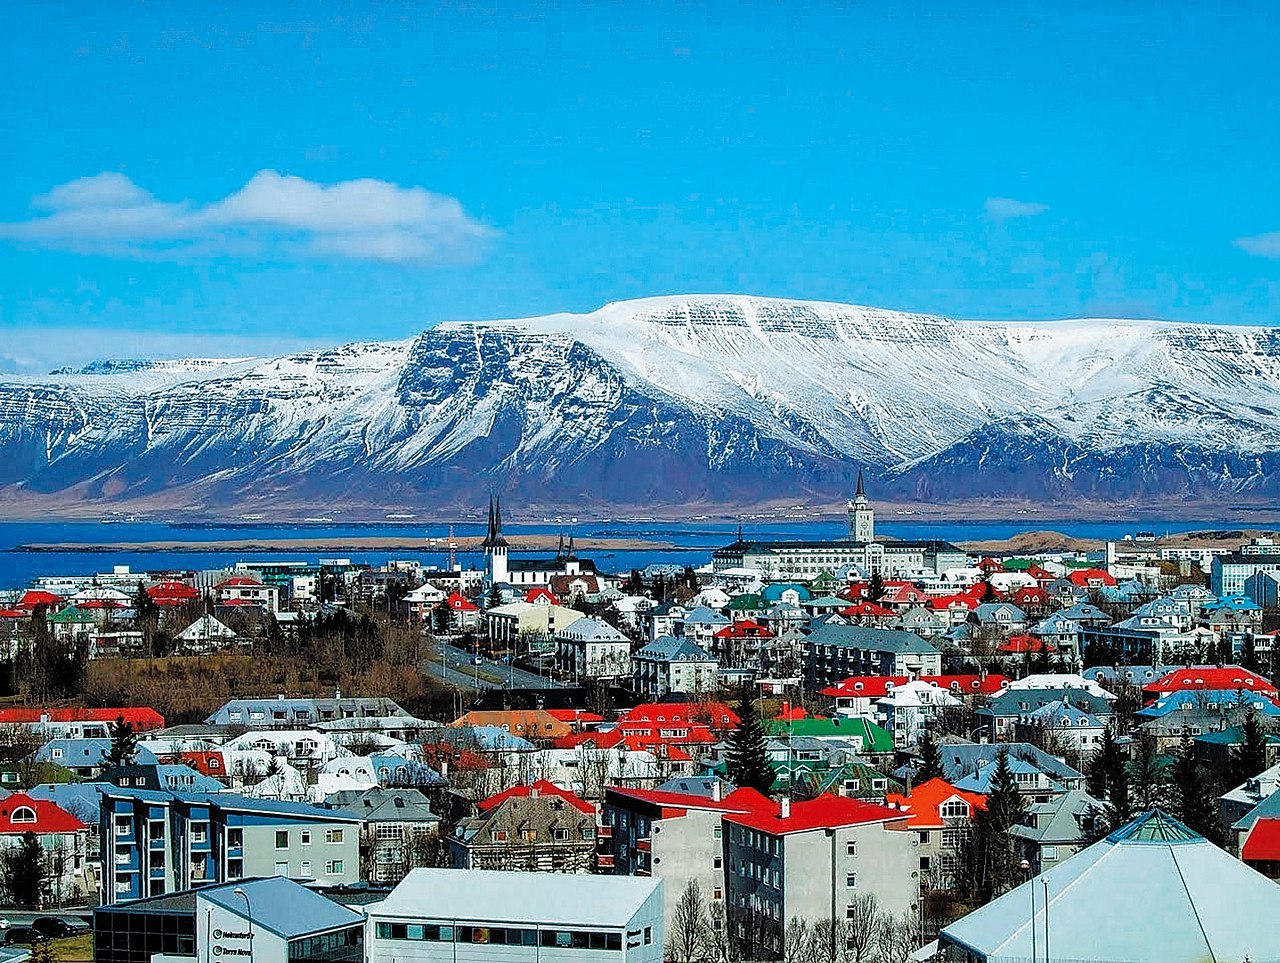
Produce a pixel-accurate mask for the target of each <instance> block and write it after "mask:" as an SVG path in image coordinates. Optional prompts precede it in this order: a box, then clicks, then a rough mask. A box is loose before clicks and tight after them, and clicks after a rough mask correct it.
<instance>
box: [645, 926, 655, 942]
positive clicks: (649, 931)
mask: <svg viewBox="0 0 1280 963" xmlns="http://www.w3.org/2000/svg"><path fill="white" fill-rule="evenodd" d="M652 943H653V927H652V926H646V927H645V928H644V945H645V946H649V945H651V944H652Z"/></svg>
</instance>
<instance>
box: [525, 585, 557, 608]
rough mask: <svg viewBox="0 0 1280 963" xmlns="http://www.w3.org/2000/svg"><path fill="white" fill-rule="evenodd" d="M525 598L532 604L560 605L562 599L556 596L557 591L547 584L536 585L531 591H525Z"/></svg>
mask: <svg viewBox="0 0 1280 963" xmlns="http://www.w3.org/2000/svg"><path fill="white" fill-rule="evenodd" d="M524 600H525V601H526V602H528V603H529V604H530V605H559V604H560V600H559V599H558V598H556V593H555V592H553V591H551V589H549V588H547V587H546V586H545V585H535V586H534V587H533V588H531V589H529V591H527V592H525V593H524Z"/></svg>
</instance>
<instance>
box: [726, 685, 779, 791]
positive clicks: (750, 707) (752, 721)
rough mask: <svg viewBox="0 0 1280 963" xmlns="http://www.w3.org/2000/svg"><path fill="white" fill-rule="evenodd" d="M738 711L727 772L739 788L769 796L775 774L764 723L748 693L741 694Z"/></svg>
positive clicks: (728, 755)
mask: <svg viewBox="0 0 1280 963" xmlns="http://www.w3.org/2000/svg"><path fill="white" fill-rule="evenodd" d="M737 711H738V719H739V722H738V727H737V728H736V729H734V730H733V732H731V733H729V739H728V743H729V751H728V753H727V758H726V774H727V775H728V777H729V781H730V782H731V783H733V784H734V785H735V786H737V787H738V788H739V789H741V788H744V787H748V786H749V787H750V788H752V789H755V790H757V791H759V792H762V793H764V794H765V795H768V794H769V790H770V789H772V788H773V780H774V774H773V769H772V767H771V766H770V765H769V753H768V749H767V746H766V741H765V732H764V725H763V724H762V723H761V721H760V713H759V712H757V711H756V705H755V702H753V701H752V699H751V696H750V694H749V693H746V692H744V693H743V695H742V698H741V699H740V700H739V701H738V710H737Z"/></svg>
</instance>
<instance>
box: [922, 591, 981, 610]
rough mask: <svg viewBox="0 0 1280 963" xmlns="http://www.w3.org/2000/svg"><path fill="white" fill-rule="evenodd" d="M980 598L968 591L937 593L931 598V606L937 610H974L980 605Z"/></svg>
mask: <svg viewBox="0 0 1280 963" xmlns="http://www.w3.org/2000/svg"><path fill="white" fill-rule="evenodd" d="M978 604H979V603H978V599H977V598H975V597H974V596H973V595H971V594H968V593H966V592H961V593H959V594H957V595H936V596H934V597H933V598H931V599H929V608H931V609H933V610H934V611H935V612H942V611H945V610H947V609H968V610H969V611H970V612H972V611H973V610H974V609H976V608H977V607H978Z"/></svg>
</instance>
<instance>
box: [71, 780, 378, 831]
mask: <svg viewBox="0 0 1280 963" xmlns="http://www.w3.org/2000/svg"><path fill="white" fill-rule="evenodd" d="M96 785H98V786H99V788H100V789H101V791H102V794H103V795H104V796H110V797H112V798H114V799H136V800H138V801H140V802H149V803H157V804H160V805H167V804H169V803H173V802H178V803H183V804H185V805H188V806H213V807H216V808H218V809H222V810H224V811H227V812H238V813H248V814H254V813H261V814H263V815H270V816H294V817H298V818H302V819H319V820H324V821H326V822H334V821H338V822H353V821H356V822H358V820H356V819H354V818H353V817H351V816H346V815H343V814H340V813H336V812H335V811H334V810H332V809H324V808H322V807H320V806H311V805H308V804H307V803H299V802H286V801H283V800H279V799H254V798H253V797H251V796H242V795H240V794H239V793H234V792H167V791H165V792H153V791H151V790H149V789H135V788H133V787H127V788H126V787H123V786H112V785H109V784H106V783H98V784H96Z"/></svg>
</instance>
